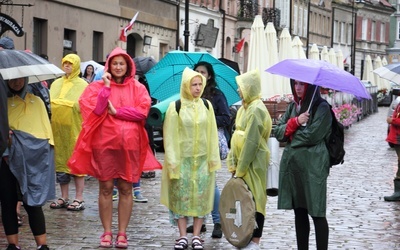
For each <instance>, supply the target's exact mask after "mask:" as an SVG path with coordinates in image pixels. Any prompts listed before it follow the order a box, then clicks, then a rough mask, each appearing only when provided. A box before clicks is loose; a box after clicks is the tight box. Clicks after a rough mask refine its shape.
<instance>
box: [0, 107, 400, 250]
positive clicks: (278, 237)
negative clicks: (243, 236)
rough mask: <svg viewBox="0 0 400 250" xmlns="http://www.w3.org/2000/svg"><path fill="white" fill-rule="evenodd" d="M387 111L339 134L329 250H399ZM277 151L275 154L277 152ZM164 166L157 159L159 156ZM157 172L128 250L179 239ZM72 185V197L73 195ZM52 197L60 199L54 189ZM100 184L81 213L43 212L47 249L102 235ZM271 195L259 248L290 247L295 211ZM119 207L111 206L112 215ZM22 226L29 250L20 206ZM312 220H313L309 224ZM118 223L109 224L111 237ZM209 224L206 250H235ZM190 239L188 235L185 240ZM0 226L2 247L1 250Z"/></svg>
mask: <svg viewBox="0 0 400 250" xmlns="http://www.w3.org/2000/svg"><path fill="white" fill-rule="evenodd" d="M387 111H388V107H379V112H377V113H374V114H372V115H370V116H368V117H366V118H365V119H363V120H361V121H359V122H357V123H355V124H353V126H352V127H350V128H349V129H348V130H346V131H345V133H346V136H345V140H346V141H345V149H346V156H345V163H344V164H343V165H338V166H334V167H333V168H332V169H331V173H330V177H329V179H328V210H327V219H328V223H329V228H330V235H329V249H357V250H358V249H373V250H376V249H378V250H381V249H382V250H392V249H400V202H385V201H384V200H383V196H385V195H390V194H392V192H393V177H394V173H395V171H396V170H397V157H396V153H395V151H394V150H393V149H391V148H390V147H389V146H388V144H387V143H386V142H385V138H386V133H387V124H386V114H387ZM282 149H283V148H280V152H281V151H282ZM157 158H158V159H159V160H160V161H161V162H162V160H163V153H161V152H160V153H159V152H157ZM229 178H230V174H229V173H228V171H227V169H226V166H225V163H224V165H223V168H222V169H221V170H219V171H218V174H217V182H218V186H219V188H220V189H221V190H222V188H223V187H224V185H225V183H226V182H227V180H228V179H229ZM160 182H161V172H160V171H157V172H156V177H155V178H150V179H142V180H141V188H142V192H143V196H145V197H146V198H148V199H149V200H148V203H134V207H133V213H132V218H131V221H130V224H129V227H128V230H127V235H128V238H129V245H130V247H129V249H138V250H139V249H173V245H174V241H175V239H176V238H177V237H178V236H179V233H178V230H177V228H176V227H173V226H172V225H170V223H169V219H168V211H167V209H166V208H165V206H163V205H161V204H160V202H159V201H160ZM73 186H74V185H70V187H71V190H70V194H72V195H74V194H75V192H74V190H73ZM57 194H58V195H59V194H60V190H59V186H58V185H57ZM97 194H98V185H97V181H96V180H95V179H93V178H91V179H90V180H88V181H87V182H86V186H85V192H84V197H85V202H86V209H85V210H84V211H81V212H73V211H67V210H64V209H62V210H53V209H50V208H49V204H50V203H48V204H46V205H45V206H44V211H45V216H46V223H47V233H48V244H49V246H50V247H51V249H97V248H98V245H99V242H100V239H99V237H100V235H101V234H102V226H101V222H100V219H99V215H98V204H97ZM276 207H277V197H269V198H268V203H267V216H266V220H265V224H264V230H263V237H262V241H261V248H262V249H296V236H295V229H294V213H293V211H291V210H289V211H285V210H277V209H276ZM116 208H117V202H116V201H115V202H114V215H116ZM22 214H23V215H25V217H24V225H23V226H22V227H20V245H21V247H22V249H35V247H36V246H35V243H34V239H33V236H32V234H31V232H30V229H29V225H28V218H27V216H26V212H25V210H24V209H23V208H22ZM310 219H311V218H310ZM116 220H117V217H116V216H114V218H113V233H114V234H116V233H117V229H116ZM310 225H311V236H310V242H311V247H310V249H315V237H314V236H315V234H314V228H313V224H312V221H311V224H310ZM212 229H213V224H212V220H211V218H209V219H208V220H207V232H206V233H203V234H202V237H203V239H204V240H205V242H204V246H205V249H236V248H234V247H233V246H232V245H230V244H229V243H228V241H227V240H226V239H225V238H224V237H222V238H221V239H212V238H211V232H212ZM190 237H191V235H190V234H189V239H190ZM6 245H7V244H6V239H5V235H4V230H3V227H2V225H1V226H0V248H1V249H4V248H5V247H6Z"/></svg>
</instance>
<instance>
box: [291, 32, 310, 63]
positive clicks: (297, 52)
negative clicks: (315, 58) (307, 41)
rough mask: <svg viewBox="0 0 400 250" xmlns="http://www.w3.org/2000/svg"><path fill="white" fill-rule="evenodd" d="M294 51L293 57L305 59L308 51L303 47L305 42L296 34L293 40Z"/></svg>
mask: <svg viewBox="0 0 400 250" xmlns="http://www.w3.org/2000/svg"><path fill="white" fill-rule="evenodd" d="M292 48H293V50H292V53H293V57H294V58H297V59H305V58H307V57H306V53H305V52H304V49H303V42H302V41H301V40H300V37H299V36H295V37H294V38H293V41H292Z"/></svg>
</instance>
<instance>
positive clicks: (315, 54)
mask: <svg viewBox="0 0 400 250" xmlns="http://www.w3.org/2000/svg"><path fill="white" fill-rule="evenodd" d="M308 59H314V60H319V49H318V46H317V44H316V43H314V44H313V45H312V46H311V49H310V54H309V55H308Z"/></svg>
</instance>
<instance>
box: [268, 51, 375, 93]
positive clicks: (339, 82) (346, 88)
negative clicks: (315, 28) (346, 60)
mask: <svg viewBox="0 0 400 250" xmlns="http://www.w3.org/2000/svg"><path fill="white" fill-rule="evenodd" d="M266 71H267V72H270V73H272V74H277V75H281V76H285V77H288V78H291V79H295V80H299V81H302V82H307V83H311V84H314V85H318V86H320V87H324V88H330V89H334V90H337V91H342V92H345V93H349V94H353V95H355V96H357V97H362V98H366V99H371V95H370V94H369V93H368V91H367V89H366V88H365V86H364V84H362V82H361V81H360V80H359V79H358V78H357V77H355V76H353V75H352V74H350V73H349V72H347V71H344V70H342V69H339V68H338V67H337V66H335V65H332V64H331V63H329V62H325V61H321V60H313V59H286V60H284V61H282V62H279V63H277V64H275V65H274V66H272V67H270V68H268V69H267V70H266Z"/></svg>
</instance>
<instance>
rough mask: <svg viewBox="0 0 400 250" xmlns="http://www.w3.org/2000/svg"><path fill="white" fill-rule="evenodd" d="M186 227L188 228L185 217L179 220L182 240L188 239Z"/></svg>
mask: <svg viewBox="0 0 400 250" xmlns="http://www.w3.org/2000/svg"><path fill="white" fill-rule="evenodd" d="M186 227H187V219H186V218H184V217H183V218H179V219H178V229H179V236H180V238H182V237H187V233H186ZM193 235H194V234H193Z"/></svg>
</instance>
